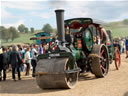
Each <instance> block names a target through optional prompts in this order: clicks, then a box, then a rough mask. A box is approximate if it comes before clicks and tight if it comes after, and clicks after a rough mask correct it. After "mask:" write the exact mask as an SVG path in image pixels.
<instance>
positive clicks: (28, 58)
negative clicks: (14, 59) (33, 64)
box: [24, 47, 31, 76]
mask: <svg viewBox="0 0 128 96" xmlns="http://www.w3.org/2000/svg"><path fill="white" fill-rule="evenodd" d="M30 60H31V58H30V48H29V47H28V48H27V49H26V53H25V57H24V62H25V64H26V66H27V67H26V73H25V76H27V75H29V70H30Z"/></svg>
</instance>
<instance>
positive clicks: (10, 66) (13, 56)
mask: <svg viewBox="0 0 128 96" xmlns="http://www.w3.org/2000/svg"><path fill="white" fill-rule="evenodd" d="M54 43H55V42H50V43H49V45H48V44H45V45H44V44H43V45H42V44H40V45H36V44H33V45H27V46H21V45H19V46H11V47H8V48H5V47H3V46H2V47H1V48H0V81H2V80H3V81H6V77H7V75H6V74H7V72H6V71H7V70H9V71H11V72H12V79H13V80H14V81H16V76H15V74H16V73H17V75H18V80H21V72H25V74H24V75H25V76H28V75H30V69H32V77H35V72H36V65H37V56H38V55H40V54H45V53H47V52H48V50H50V49H52V50H55V49H56V48H57V46H54V45H56V44H54ZM114 45H118V48H119V50H120V53H124V52H126V59H127V58H128V38H125V39H118V40H114ZM49 46H50V47H49ZM49 48H50V49H49Z"/></svg>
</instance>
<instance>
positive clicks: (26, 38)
mask: <svg viewBox="0 0 128 96" xmlns="http://www.w3.org/2000/svg"><path fill="white" fill-rule="evenodd" d="M106 29H110V30H112V36H113V37H114V38H116V37H126V36H128V27H126V26H125V27H106ZM33 36H34V35H33V34H31V33H27V34H26V33H22V34H20V37H19V38H16V39H15V40H14V41H9V42H2V45H11V44H15V43H30V44H32V43H35V41H33V40H30V38H31V37H33Z"/></svg>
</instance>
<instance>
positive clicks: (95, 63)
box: [36, 10, 109, 89]
mask: <svg viewBox="0 0 128 96" xmlns="http://www.w3.org/2000/svg"><path fill="white" fill-rule="evenodd" d="M55 12H56V19H57V30H58V34H57V35H58V37H57V42H54V44H55V46H56V47H55V48H52V47H51V46H49V50H48V53H45V54H42V55H39V56H38V57H37V66H36V81H37V84H38V86H39V87H40V88H41V89H45V88H58V89H60V88H66V89H67V88H69V89H71V88H74V87H75V86H76V84H77V82H78V75H79V73H82V72H92V73H93V74H94V75H95V76H96V77H105V76H106V75H107V73H108V70H109V62H108V60H109V57H108V52H107V47H106V46H105V44H99V45H98V44H96V42H95V36H94V32H96V30H97V29H98V28H97V27H99V25H98V24H96V23H94V22H93V20H92V19H91V18H73V19H68V20H65V21H64V10H55ZM99 30H100V29H99ZM49 38H50V37H49Z"/></svg>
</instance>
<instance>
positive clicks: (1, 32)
mask: <svg viewBox="0 0 128 96" xmlns="http://www.w3.org/2000/svg"><path fill="white" fill-rule="evenodd" d="M4 29H5V27H4V26H0V39H2V35H3V30H4Z"/></svg>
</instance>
